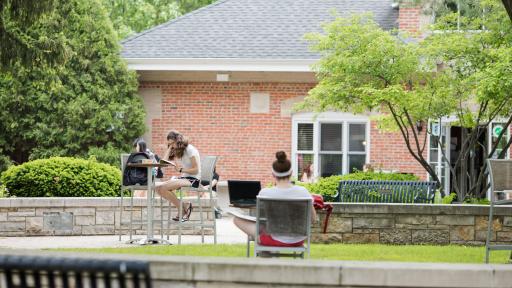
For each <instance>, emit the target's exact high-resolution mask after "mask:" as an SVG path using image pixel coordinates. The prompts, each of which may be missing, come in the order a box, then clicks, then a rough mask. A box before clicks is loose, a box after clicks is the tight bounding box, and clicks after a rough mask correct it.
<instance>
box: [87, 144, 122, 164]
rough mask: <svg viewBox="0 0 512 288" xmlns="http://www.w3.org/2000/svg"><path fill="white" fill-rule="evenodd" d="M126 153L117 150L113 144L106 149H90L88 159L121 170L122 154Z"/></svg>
mask: <svg viewBox="0 0 512 288" xmlns="http://www.w3.org/2000/svg"><path fill="white" fill-rule="evenodd" d="M122 153H126V150H123V149H119V148H116V147H114V146H112V145H111V144H107V145H106V146H105V147H90V148H89V151H88V152H87V156H88V158H89V159H90V158H94V159H96V160H97V161H98V162H101V163H105V164H109V165H111V166H114V167H118V168H119V169H121V158H120V157H121V156H120V155H121V154H122Z"/></svg>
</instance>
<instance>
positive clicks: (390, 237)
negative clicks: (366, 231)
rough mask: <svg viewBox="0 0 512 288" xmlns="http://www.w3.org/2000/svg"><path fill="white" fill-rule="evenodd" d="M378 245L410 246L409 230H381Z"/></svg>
mask: <svg viewBox="0 0 512 288" xmlns="http://www.w3.org/2000/svg"><path fill="white" fill-rule="evenodd" d="M380 243H383V244H410V243H411V230H408V229H382V230H381V232H380Z"/></svg>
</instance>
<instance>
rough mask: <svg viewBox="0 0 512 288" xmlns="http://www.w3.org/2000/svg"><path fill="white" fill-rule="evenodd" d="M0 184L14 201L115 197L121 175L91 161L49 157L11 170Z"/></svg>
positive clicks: (106, 166) (110, 167)
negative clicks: (36, 198) (31, 198)
mask: <svg viewBox="0 0 512 288" xmlns="http://www.w3.org/2000/svg"><path fill="white" fill-rule="evenodd" d="M1 180H2V183H3V184H4V185H5V186H6V188H7V190H8V191H9V192H8V193H9V195H10V196H17V197H100V196H116V195H118V194H119V184H120V182H121V171H120V170H119V169H117V168H115V167H112V166H110V165H107V164H103V163H98V162H97V161H95V160H85V159H78V158H70V157H53V158H49V159H40V160H34V161H30V162H26V163H24V164H22V165H18V166H11V167H10V168H9V169H8V170H7V171H5V172H4V173H3V174H2V178H1Z"/></svg>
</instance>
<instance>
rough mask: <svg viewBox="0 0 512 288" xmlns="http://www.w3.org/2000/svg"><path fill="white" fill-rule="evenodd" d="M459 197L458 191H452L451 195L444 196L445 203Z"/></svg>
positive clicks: (449, 202)
mask: <svg viewBox="0 0 512 288" xmlns="http://www.w3.org/2000/svg"><path fill="white" fill-rule="evenodd" d="M456 198H457V193H453V192H452V193H450V195H446V196H444V197H443V201H442V203H443V204H452V202H453V200H455V199H456Z"/></svg>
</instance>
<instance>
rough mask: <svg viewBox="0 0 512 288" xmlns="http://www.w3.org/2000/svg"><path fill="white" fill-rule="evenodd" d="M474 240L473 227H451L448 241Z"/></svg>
mask: <svg viewBox="0 0 512 288" xmlns="http://www.w3.org/2000/svg"><path fill="white" fill-rule="evenodd" d="M473 240H475V228H474V227H473V226H451V227H450V241H473Z"/></svg>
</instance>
